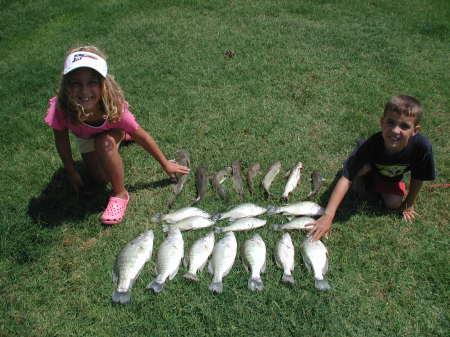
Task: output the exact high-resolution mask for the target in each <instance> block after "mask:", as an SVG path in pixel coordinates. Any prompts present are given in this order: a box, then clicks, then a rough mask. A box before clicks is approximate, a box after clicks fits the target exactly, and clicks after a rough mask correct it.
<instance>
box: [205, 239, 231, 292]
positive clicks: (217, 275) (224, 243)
mask: <svg viewBox="0 0 450 337" xmlns="http://www.w3.org/2000/svg"><path fill="white" fill-rule="evenodd" d="M236 252H237V242H236V237H235V236H234V233H233V232H228V233H226V234H225V236H224V237H223V238H222V239H221V240H219V241H218V242H217V243H216V244H215V245H214V249H213V253H212V257H211V260H210V261H209V264H208V270H209V272H210V273H211V274H212V275H213V279H212V282H211V284H210V286H209V290H210V291H212V292H213V293H221V292H222V291H223V281H222V280H223V278H224V277H225V276H227V275H228V273H229V272H230V270H231V267H233V264H234V259H235V258H236Z"/></svg>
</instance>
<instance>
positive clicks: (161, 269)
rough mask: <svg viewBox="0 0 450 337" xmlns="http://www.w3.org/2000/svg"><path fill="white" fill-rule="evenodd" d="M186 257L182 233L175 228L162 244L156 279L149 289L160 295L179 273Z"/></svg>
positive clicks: (149, 285)
mask: <svg viewBox="0 0 450 337" xmlns="http://www.w3.org/2000/svg"><path fill="white" fill-rule="evenodd" d="M183 255H184V242H183V237H182V236H181V232H180V230H179V229H178V228H174V229H173V230H172V231H170V232H169V235H167V237H166V239H165V240H164V241H163V242H162V243H161V246H160V247H159V250H158V260H157V263H156V272H157V273H158V275H156V278H155V279H154V280H153V281H151V282H150V283H149V284H148V285H147V289H152V290H153V291H154V292H155V293H159V292H160V291H161V290H162V289H163V286H164V283H165V282H166V279H167V278H169V280H172V279H173V278H174V277H175V275H176V274H177V273H178V269H179V267H180V263H181V259H182V258H183Z"/></svg>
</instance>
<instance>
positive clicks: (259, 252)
mask: <svg viewBox="0 0 450 337" xmlns="http://www.w3.org/2000/svg"><path fill="white" fill-rule="evenodd" d="M243 253H244V254H243V255H244V261H245V263H244V266H246V269H247V271H248V270H250V278H249V280H248V289H250V290H252V291H255V290H258V291H261V290H263V289H264V284H263V281H262V279H261V273H264V272H265V270H266V245H265V243H264V241H263V239H262V238H261V236H260V235H259V234H255V235H253V237H252V238H250V239H248V240H246V241H245V242H244V252H243Z"/></svg>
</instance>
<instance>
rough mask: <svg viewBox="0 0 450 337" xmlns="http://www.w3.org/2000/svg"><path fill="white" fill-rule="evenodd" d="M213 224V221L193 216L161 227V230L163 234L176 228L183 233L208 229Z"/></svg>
mask: <svg viewBox="0 0 450 337" xmlns="http://www.w3.org/2000/svg"><path fill="white" fill-rule="evenodd" d="M213 224H214V221H212V220H211V219H208V218H205V217H203V216H199V215H194V216H190V217H189V218H185V219H182V220H180V221H177V222H175V223H174V224H171V225H162V230H163V232H169V231H170V230H171V229H172V228H174V227H177V228H178V229H179V230H180V231H181V232H183V231H191V230H196V229H202V228H206V227H210V226H212V225H213Z"/></svg>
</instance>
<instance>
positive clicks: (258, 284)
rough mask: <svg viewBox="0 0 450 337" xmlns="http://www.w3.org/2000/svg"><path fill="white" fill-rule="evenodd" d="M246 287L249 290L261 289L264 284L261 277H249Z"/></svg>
mask: <svg viewBox="0 0 450 337" xmlns="http://www.w3.org/2000/svg"><path fill="white" fill-rule="evenodd" d="M248 289H250V290H251V291H261V290H263V289H264V284H263V281H262V279H261V278H260V277H259V278H251V277H250V279H249V280H248Z"/></svg>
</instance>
